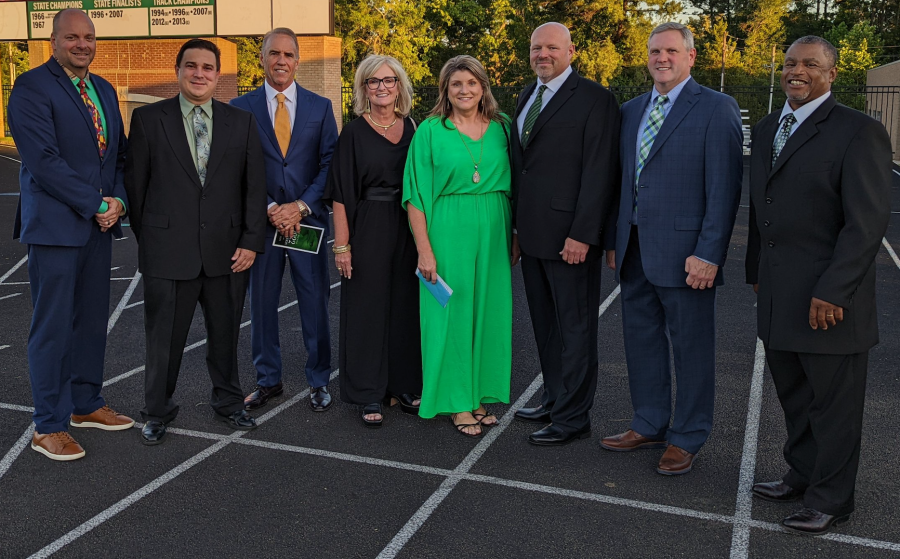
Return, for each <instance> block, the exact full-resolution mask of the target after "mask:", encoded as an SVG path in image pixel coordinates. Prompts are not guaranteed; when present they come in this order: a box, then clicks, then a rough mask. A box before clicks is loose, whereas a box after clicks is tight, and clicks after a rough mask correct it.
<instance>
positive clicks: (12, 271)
mask: <svg viewBox="0 0 900 559" xmlns="http://www.w3.org/2000/svg"><path fill="white" fill-rule="evenodd" d="M26 260H28V255H27V254H26V255H25V256H23V257H22V259H21V260H19V262H18V263H17V264H16V265H15V266H13V267H12V268H10V270H9V271H8V272H6V273H5V274H3V275H2V276H0V283H3V282H5V281H6V280H7V279H8V278H9V276H11V275H13V274H14V273H16V270H18V269H19V268H21V267H22V264H24V263H25V261H26ZM24 283H25V285H28V282H27V281H26V282H24ZM17 284H18V282H17ZM8 285H13V284H8Z"/></svg>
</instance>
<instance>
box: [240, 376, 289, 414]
mask: <svg viewBox="0 0 900 559" xmlns="http://www.w3.org/2000/svg"><path fill="white" fill-rule="evenodd" d="M283 393H284V385H283V384H281V383H280V382H279V383H278V384H276V385H275V386H258V385H257V387H256V390H254V391H253V392H251V393H250V395H249V396H247V397H246V398H244V409H245V410H255V409H257V408H261V407H263V406H265V405H266V404H268V403H269V400H270V399H271V398H275V397H276V396H281V395H282V394H283Z"/></svg>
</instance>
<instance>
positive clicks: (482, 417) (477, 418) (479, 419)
mask: <svg viewBox="0 0 900 559" xmlns="http://www.w3.org/2000/svg"><path fill="white" fill-rule="evenodd" d="M476 411H477V410H476ZM472 417H474V418H475V421H477V422H478V424H479V425H481V426H482V427H495V426H497V425H500V418H499V417H497V416H496V415H494V414H492V413H491V412H489V411H488V409H487V408H484V413H476V412H474V411H473V412H472ZM488 417H493V418H494V419H496V420H497V421H495V422H494V423H484V420H485V418H488Z"/></svg>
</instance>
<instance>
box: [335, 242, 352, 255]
mask: <svg viewBox="0 0 900 559" xmlns="http://www.w3.org/2000/svg"><path fill="white" fill-rule="evenodd" d="M331 252H333V253H335V254H344V253H345V252H350V245H349V244H346V245H343V246H333V247H331Z"/></svg>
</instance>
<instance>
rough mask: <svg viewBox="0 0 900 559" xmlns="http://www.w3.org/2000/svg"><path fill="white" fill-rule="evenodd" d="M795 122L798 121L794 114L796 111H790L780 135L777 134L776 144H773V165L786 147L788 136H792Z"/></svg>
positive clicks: (782, 125)
mask: <svg viewBox="0 0 900 559" xmlns="http://www.w3.org/2000/svg"><path fill="white" fill-rule="evenodd" d="M795 122H797V117H795V116H794V113H788V115H787V116H786V117H784V122H783V123H782V124H781V130H780V131H779V132H778V135H777V136H775V144H774V145H773V146H772V164H773V165H774V164H775V161H776V160H777V159H778V156H779V155H780V154H781V150H782V148H784V144H786V143H787V141H788V138H790V137H791V129H793V128H794V123H795Z"/></svg>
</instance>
